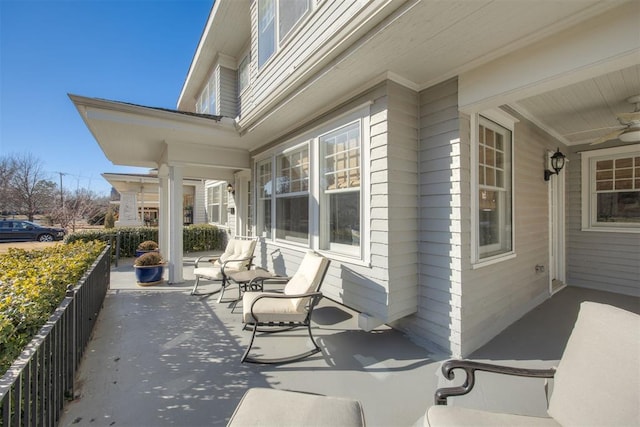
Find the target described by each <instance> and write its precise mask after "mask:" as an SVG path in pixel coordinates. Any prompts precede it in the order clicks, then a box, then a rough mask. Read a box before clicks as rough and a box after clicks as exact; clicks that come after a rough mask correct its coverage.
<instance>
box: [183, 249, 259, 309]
mask: <svg viewBox="0 0 640 427" xmlns="http://www.w3.org/2000/svg"><path fill="white" fill-rule="evenodd" d="M219 258H220V257H219V256H217V257H212V256H208V255H203V256H201V257H198V258H197V259H196V262H195V266H196V268H198V263H199V262H200V261H201V260H203V259H207V261H208V262H211V263H213V262H215V261H216V260H217V259H219ZM254 258H255V256H253V255H252V256H250V257H246V258H241V259H228V260H226V261H225V262H223V263H222V265H221V266H220V274H222V279H213V278H211V279H210V278H207V277H206V276H196V281H195V283H194V284H193V289H192V290H191V295H195V296H204V295H206V296H210V295H213V294H215V293H217V292H220V295H219V296H218V303H220V302H221V301H222V297H223V295H224V291H225V289H226V288H227V286H228V285H229V284H230V282H229V275H228V274H227V273H225V271H224V269H225V267H226V266H227V264H228V263H230V262H244V261H249V263H248V264H247V270H249V269H251V266H252V265H253V259H254ZM201 277H202V278H203V279H205V280H211V281H220V282H221V285H220V289H218V290H215V291H213V292H208V293H197V292H196V290H197V289H198V285H199V284H200V278H201ZM240 288H241V286H240V285H238V299H240V297H241V289H240Z"/></svg>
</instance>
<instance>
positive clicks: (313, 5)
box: [256, 0, 324, 72]
mask: <svg viewBox="0 0 640 427" xmlns="http://www.w3.org/2000/svg"><path fill="white" fill-rule="evenodd" d="M274 1H275V9H276V10H275V38H276V46H275V49H274V51H273V53H272V54H271V56H269V58H268V59H267V60H266V61H265V62H264V64H262V65H260V54H259V52H260V49H259V45H260V32H259V31H258V37H257V44H258V55H256V69H257V70H258V72H260V71H262V70H263V69H265V68H267V67H268V66H269V64H270V63H271V62H273V61H274V60H275V58H276V57H277V56H278V54H279V53H280V52H281V51H282V50H283V49H284V48H285V47H286V45H287V44H289V42H290V41H291V40H293V39H294V38H295V37H296V35H297V34H298V33H299V32H300V30H301V28H302V27H304V25H305V23H306V22H308V21H310V20H311V17H312V15H313V14H314V13H315V11H316V10H318V5H319V4H320V3H321V2H322V1H324V0H320V2H315V1H313V0H311V1H309V10H307V12H306V13H305V14H304V15H302V18H300V20H299V21H298V22H296V24H295V25H294V26H293V28H292V29H291V31H289V34H287V35H286V37H285V38H284V39H280V25H279V23H280V22H279V19H280V15H279V11H278V6H279V2H280V0H274ZM258 2H259V0H258V1H256V5H258ZM258 7H259V6H258ZM256 13H259V12H256ZM258 21H259V18H258Z"/></svg>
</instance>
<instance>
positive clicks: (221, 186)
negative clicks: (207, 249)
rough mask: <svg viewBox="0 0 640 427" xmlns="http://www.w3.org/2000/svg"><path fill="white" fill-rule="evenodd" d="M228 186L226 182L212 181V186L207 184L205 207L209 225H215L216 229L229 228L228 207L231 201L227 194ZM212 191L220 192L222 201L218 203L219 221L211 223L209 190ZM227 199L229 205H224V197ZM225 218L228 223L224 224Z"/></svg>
mask: <svg viewBox="0 0 640 427" xmlns="http://www.w3.org/2000/svg"><path fill="white" fill-rule="evenodd" d="M226 185H227V183H226V182H224V181H212V182H211V183H210V184H207V185H206V186H205V195H206V200H205V202H206V203H205V206H206V210H207V223H208V224H212V225H215V226H216V227H220V228H225V229H228V228H229V222H230V221H229V212H228V209H227V208H228V206H229V199H228V195H227V194H225V193H226V191H227V190H226ZM210 189H212V190H213V191H218V192H219V194H218V196H219V197H220V200H219V202H218V205H219V207H218V211H219V212H218V221H217V222H216V221H211V212H210V211H209V207H210V206H211V204H212V203H211V201H210V200H209V190H210ZM225 196H226V197H227V203H226V205H225V203H224V197H225ZM223 216H225V217H226V222H225V223H222V222H221V220H222V218H223Z"/></svg>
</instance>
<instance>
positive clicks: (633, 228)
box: [581, 145, 640, 232]
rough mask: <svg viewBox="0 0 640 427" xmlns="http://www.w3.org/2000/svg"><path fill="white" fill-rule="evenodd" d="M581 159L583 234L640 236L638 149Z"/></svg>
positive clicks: (613, 150) (585, 154)
mask: <svg viewBox="0 0 640 427" xmlns="http://www.w3.org/2000/svg"><path fill="white" fill-rule="evenodd" d="M581 155H582V228H583V230H597V231H618V232H640V149H639V148H638V146H637V145H635V146H633V145H630V146H623V147H615V148H609V149H604V150H594V151H586V152H583V153H581Z"/></svg>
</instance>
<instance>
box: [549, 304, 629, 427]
mask: <svg viewBox="0 0 640 427" xmlns="http://www.w3.org/2000/svg"><path fill="white" fill-rule="evenodd" d="M639 377H640V315H638V314H635V313H631V312H628V311H625V310H622V309H619V308H616V307H612V306H609V305H605V304H597V303H593V302H583V303H582V304H581V306H580V313H579V314H578V320H577V321H576V324H575V326H574V328H573V332H572V333H571V337H570V338H569V341H568V342H567V346H566V348H565V351H564V354H563V355H562V359H561V360H560V363H559V365H558V369H557V372H556V375H555V378H554V386H553V393H552V395H551V400H550V401H549V415H551V416H552V417H553V418H554V419H556V421H558V422H559V423H560V424H562V425H620V426H621V425H638V424H639V423H640V379H639Z"/></svg>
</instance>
